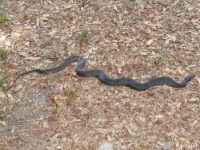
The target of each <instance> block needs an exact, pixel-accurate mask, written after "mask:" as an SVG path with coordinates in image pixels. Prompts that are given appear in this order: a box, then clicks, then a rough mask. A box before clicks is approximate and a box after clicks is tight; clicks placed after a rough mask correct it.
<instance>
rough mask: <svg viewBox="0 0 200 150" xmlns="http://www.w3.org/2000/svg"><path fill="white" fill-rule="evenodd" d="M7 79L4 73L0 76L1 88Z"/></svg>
mask: <svg viewBox="0 0 200 150" xmlns="http://www.w3.org/2000/svg"><path fill="white" fill-rule="evenodd" d="M7 79H8V76H7V74H5V73H4V74H2V75H1V76H0V87H2V86H3V85H4V83H5V81H6V80H7Z"/></svg>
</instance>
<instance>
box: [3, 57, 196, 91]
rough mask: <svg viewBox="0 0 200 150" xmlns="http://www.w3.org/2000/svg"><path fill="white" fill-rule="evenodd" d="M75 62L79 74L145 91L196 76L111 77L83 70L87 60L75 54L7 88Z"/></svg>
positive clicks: (185, 80)
mask: <svg viewBox="0 0 200 150" xmlns="http://www.w3.org/2000/svg"><path fill="white" fill-rule="evenodd" d="M73 62H78V63H77V65H76V66H75V72H76V73H77V75H79V76H82V77H96V78H98V79H99V80H100V81H101V82H103V83H104V84H107V85H110V86H126V87H129V88H131V89H134V90H137V91H144V90H147V89H149V88H151V87H154V86H160V85H168V86H170V87H173V88H183V87H186V85H187V83H188V82H189V81H191V80H192V79H193V78H194V77H195V75H194V74H190V75H188V76H186V77H185V78H184V79H183V80H182V82H180V83H178V82H177V81H175V80H174V79H172V78H170V77H168V76H161V77H155V78H152V79H150V80H149V81H147V82H143V83H141V82H138V81H136V80H133V79H130V78H127V77H121V78H111V77H109V76H108V75H107V74H106V73H104V71H102V70H83V68H84V67H85V64H86V60H85V59H84V58H83V57H81V56H74V55H73V56H70V57H67V58H66V59H65V60H64V61H63V62H62V63H61V64H60V65H58V66H55V67H52V68H48V69H33V70H29V71H26V72H23V73H21V74H19V75H18V76H17V77H16V78H15V79H14V81H13V83H12V84H11V85H10V86H9V87H8V88H7V89H6V90H9V89H11V88H12V87H13V86H14V84H15V83H16V81H17V80H18V79H19V78H20V77H21V76H24V75H27V74H30V73H38V74H50V73H56V72H59V71H62V70H64V69H65V68H66V67H67V66H68V65H70V64H71V63H73Z"/></svg>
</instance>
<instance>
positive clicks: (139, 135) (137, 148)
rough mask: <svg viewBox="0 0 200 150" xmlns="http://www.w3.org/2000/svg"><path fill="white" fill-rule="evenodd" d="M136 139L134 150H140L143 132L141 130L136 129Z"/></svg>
mask: <svg viewBox="0 0 200 150" xmlns="http://www.w3.org/2000/svg"><path fill="white" fill-rule="evenodd" d="M136 136H137V137H136V141H135V150H142V147H141V146H142V138H143V133H142V130H139V131H137V135H136Z"/></svg>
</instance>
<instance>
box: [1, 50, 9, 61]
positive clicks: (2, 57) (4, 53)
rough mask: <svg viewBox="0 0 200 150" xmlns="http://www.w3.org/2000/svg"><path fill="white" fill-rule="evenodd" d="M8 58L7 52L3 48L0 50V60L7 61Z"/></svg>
mask: <svg viewBox="0 0 200 150" xmlns="http://www.w3.org/2000/svg"><path fill="white" fill-rule="evenodd" d="M6 58H7V52H6V51H5V50H4V49H3V48H0V60H5V59H6Z"/></svg>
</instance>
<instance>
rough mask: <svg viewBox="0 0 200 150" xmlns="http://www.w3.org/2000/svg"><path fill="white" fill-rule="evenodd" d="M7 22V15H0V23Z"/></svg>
mask: <svg viewBox="0 0 200 150" xmlns="http://www.w3.org/2000/svg"><path fill="white" fill-rule="evenodd" d="M6 20H7V15H6V14H5V13H1V14H0V23H3V22H5V21H6Z"/></svg>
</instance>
